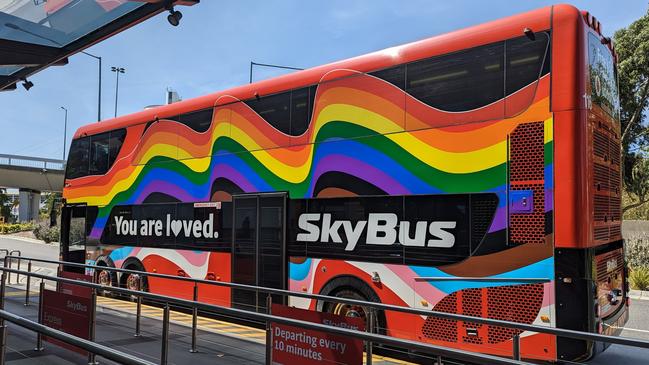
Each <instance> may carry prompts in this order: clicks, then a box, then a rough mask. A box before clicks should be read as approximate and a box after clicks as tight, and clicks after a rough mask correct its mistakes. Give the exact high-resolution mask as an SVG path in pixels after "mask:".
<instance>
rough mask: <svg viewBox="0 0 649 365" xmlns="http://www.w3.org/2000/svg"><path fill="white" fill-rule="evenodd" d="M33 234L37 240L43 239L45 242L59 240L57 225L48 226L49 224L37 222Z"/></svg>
mask: <svg viewBox="0 0 649 365" xmlns="http://www.w3.org/2000/svg"><path fill="white" fill-rule="evenodd" d="M33 232H34V236H36V238H38V239H39V240H42V241H45V243H50V242H58V241H59V227H58V226H54V227H50V225H49V224H47V223H45V222H41V223H39V224H38V225H37V226H36V227H34V230H33Z"/></svg>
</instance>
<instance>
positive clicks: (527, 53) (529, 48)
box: [506, 33, 549, 95]
mask: <svg viewBox="0 0 649 365" xmlns="http://www.w3.org/2000/svg"><path fill="white" fill-rule="evenodd" d="M548 41H549V37H548V35H547V33H536V39H535V40H530V39H529V38H527V37H519V38H514V39H509V40H507V42H506V48H507V73H506V75H507V95H510V94H512V93H513V92H516V91H517V90H519V89H521V88H523V87H525V86H527V85H529V84H531V83H533V82H534V81H536V80H537V79H538V78H539V75H540V74H541V68H542V66H543V60H544V58H545V53H546V49H547V45H548Z"/></svg>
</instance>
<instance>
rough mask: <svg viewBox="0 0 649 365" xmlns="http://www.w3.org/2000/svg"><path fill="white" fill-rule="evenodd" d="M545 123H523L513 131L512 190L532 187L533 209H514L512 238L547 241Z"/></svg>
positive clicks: (511, 224) (510, 171)
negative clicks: (527, 210)
mask: <svg viewBox="0 0 649 365" xmlns="http://www.w3.org/2000/svg"><path fill="white" fill-rule="evenodd" d="M544 167H545V148H544V124H543V122H533V123H525V124H520V125H519V126H518V127H516V129H514V131H513V132H512V134H511V135H510V151H509V179H510V187H509V189H510V190H532V193H533V198H532V199H533V205H534V206H533V209H534V210H533V211H532V212H529V213H527V212H526V213H510V215H509V241H510V242H511V243H513V244H526V243H538V244H544V243H545V184H544V179H545V171H544Z"/></svg>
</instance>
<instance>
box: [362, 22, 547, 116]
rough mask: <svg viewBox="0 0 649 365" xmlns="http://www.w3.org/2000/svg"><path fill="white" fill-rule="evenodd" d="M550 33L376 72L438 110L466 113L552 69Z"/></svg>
mask: <svg viewBox="0 0 649 365" xmlns="http://www.w3.org/2000/svg"><path fill="white" fill-rule="evenodd" d="M549 41H550V37H549V34H548V33H546V32H538V33H536V34H535V39H534V40H530V39H529V38H528V37H526V36H523V37H517V38H512V39H508V40H506V41H504V42H498V43H493V44H488V45H485V46H480V47H475V48H471V49H467V50H462V51H459V52H455V53H451V54H446V55H441V56H435V57H431V58H427V59H423V60H419V61H415V62H412V63H409V64H405V65H398V66H395V67H390V68H387V69H383V70H378V71H374V72H370V73H369V74H370V75H372V76H376V77H378V78H380V79H383V80H385V81H387V82H389V83H391V84H393V85H395V86H397V87H399V88H400V89H402V90H405V91H407V92H408V93H409V94H410V95H411V96H413V97H415V98H417V99H418V100H420V101H421V102H423V103H425V104H427V105H429V106H432V107H434V108H437V109H440V110H444V111H449V112H462V111H468V110H472V109H477V108H480V107H483V106H486V105H488V104H491V103H493V102H495V101H498V100H500V99H502V98H503V97H505V96H507V95H511V94H513V93H515V92H516V91H518V90H520V89H521V88H523V87H525V86H527V85H529V84H531V83H533V82H535V81H536V80H538V79H539V77H540V76H542V75H545V74H547V73H548V72H549V71H550V57H549V54H550V51H549Z"/></svg>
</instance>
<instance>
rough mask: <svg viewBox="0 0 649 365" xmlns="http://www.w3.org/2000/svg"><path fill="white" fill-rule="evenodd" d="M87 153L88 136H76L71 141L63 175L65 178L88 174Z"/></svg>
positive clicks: (88, 151)
mask: <svg viewBox="0 0 649 365" xmlns="http://www.w3.org/2000/svg"><path fill="white" fill-rule="evenodd" d="M89 154H90V137H83V138H78V139H75V140H73V141H72V146H71V147H70V155H69V156H68V163H67V168H66V171H65V177H66V178H67V179H75V178H77V177H82V176H86V175H88V160H89Z"/></svg>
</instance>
